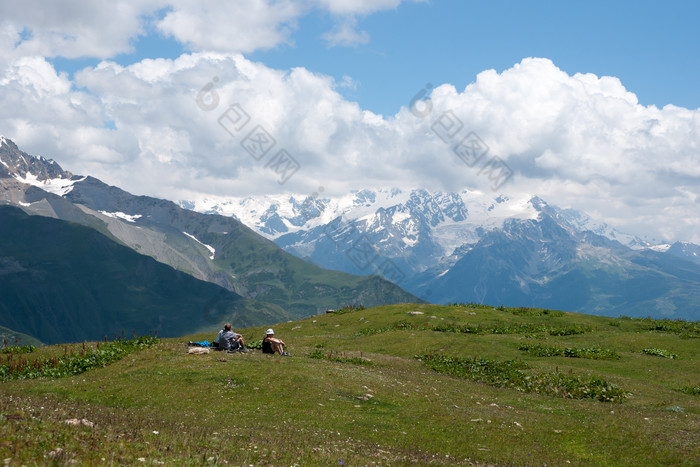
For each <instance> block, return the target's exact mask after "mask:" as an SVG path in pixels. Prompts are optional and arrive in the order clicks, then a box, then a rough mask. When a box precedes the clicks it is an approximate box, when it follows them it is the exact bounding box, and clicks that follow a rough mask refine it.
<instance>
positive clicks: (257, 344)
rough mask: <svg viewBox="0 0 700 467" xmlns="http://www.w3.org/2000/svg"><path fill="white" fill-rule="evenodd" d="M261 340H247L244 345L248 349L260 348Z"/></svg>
mask: <svg viewBox="0 0 700 467" xmlns="http://www.w3.org/2000/svg"><path fill="white" fill-rule="evenodd" d="M262 344H263V340H262V339H260V340H257V341H252V342H248V343H247V344H246V345H245V346H246V347H248V348H249V349H262Z"/></svg>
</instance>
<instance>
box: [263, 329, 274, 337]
mask: <svg viewBox="0 0 700 467" xmlns="http://www.w3.org/2000/svg"><path fill="white" fill-rule="evenodd" d="M274 333H275V331H273V330H272V328H270V329H268V330H267V332H266V333H265V335H268V334H274Z"/></svg>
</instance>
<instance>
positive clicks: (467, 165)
mask: <svg viewBox="0 0 700 467" xmlns="http://www.w3.org/2000/svg"><path fill="white" fill-rule="evenodd" d="M698 17H700V3H698V2H694V1H668V2H664V3H663V6H662V5H660V4H659V3H658V2H651V1H636V2H626V1H618V2H610V1H577V0H572V1H568V2H560V1H504V0H500V1H499V0H494V1H467V0H430V1H427V0H425V1H421V0H354V1H353V0H235V1H228V2H221V1H214V0H200V1H194V0H192V1H185V0H174V1H167V0H138V1H137V0H111V1H102V0H90V1H87V0H86V1H76V0H64V1H61V2H55V1H53V0H44V1H42V0H25V1H23V2H18V1H7V2H2V3H0V109H2V110H1V111H0V134H2V135H4V136H5V137H7V138H10V139H12V140H13V141H14V142H15V143H17V144H18V145H19V147H20V148H21V149H23V150H24V151H26V152H28V153H30V154H33V155H42V156H44V157H47V158H52V159H55V160H56V161H57V162H59V164H61V166H63V167H64V168H65V169H67V170H70V171H72V172H73V173H76V174H90V175H93V176H96V177H98V178H100V179H102V180H103V181H105V182H106V183H110V184H113V185H117V186H119V187H121V188H123V189H126V190H128V191H130V192H132V193H135V194H145V195H150V196H157V197H161V198H167V199H172V200H175V201H177V200H186V199H187V200H193V199H199V198H202V197H221V198H224V197H243V196H258V195H274V194H280V193H295V194H301V195H303V194H311V193H313V192H317V191H319V188H322V189H323V194H324V196H340V195H344V194H347V193H348V192H350V191H352V190H359V189H363V188H386V187H398V188H401V189H412V188H426V189H430V190H435V191H458V190H464V189H469V190H477V191H482V192H484V193H493V194H494V196H497V195H498V194H504V195H506V196H509V197H511V198H522V197H527V196H533V195H537V196H540V197H541V198H542V199H544V200H545V201H547V202H549V203H550V204H554V205H557V206H560V207H562V208H573V209H577V210H580V211H583V212H585V213H587V214H588V215H590V216H592V217H593V218H595V219H598V220H602V221H604V222H607V223H608V224H610V225H612V226H614V227H615V228H617V229H619V230H621V231H623V232H628V233H632V234H636V235H639V236H641V237H643V238H647V239H648V240H651V241H656V242H673V241H677V240H681V241H691V242H694V243H700V209H698V208H699V207H700V206H699V204H700V202H699V200H698V196H699V195H700V87H699V86H698V84H697V83H700V47H699V46H700V28H697V27H696V24H695V22H696V19H697V18H698Z"/></svg>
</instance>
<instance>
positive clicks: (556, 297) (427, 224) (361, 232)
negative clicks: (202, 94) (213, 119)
mask: <svg viewBox="0 0 700 467" xmlns="http://www.w3.org/2000/svg"><path fill="white" fill-rule="evenodd" d="M181 204H183V205H185V206H188V207H190V208H194V209H198V210H202V211H205V212H220V213H227V214H229V215H235V216H237V217H238V218H240V219H243V220H245V222H248V223H249V225H251V226H253V227H254V228H256V229H257V230H258V231H259V232H260V233H262V234H264V235H266V236H268V237H270V238H272V239H274V241H275V243H277V244H278V245H280V246H281V247H282V248H284V249H285V250H286V251H289V252H291V253H294V254H295V255H297V256H299V257H301V258H305V259H306V260H308V261H310V262H313V263H314V264H318V265H320V266H322V267H326V268H331V269H337V270H341V271H345V272H351V273H361V272H365V273H366V272H368V271H372V272H375V273H378V274H384V273H385V271H384V270H383V269H382V268H381V267H380V265H381V264H383V263H382V262H383V261H386V260H389V261H391V262H392V263H393V264H394V265H395V269H394V270H392V271H390V272H391V273H392V274H391V276H390V277H391V278H393V279H394V280H395V281H396V282H397V283H398V284H399V285H401V286H402V287H403V288H405V289H406V290H408V291H409V292H411V293H414V294H415V295H417V296H419V297H422V298H425V299H426V300H430V301H432V302H434V303H450V302H477V303H486V304H491V305H500V304H505V305H509V306H523V305H527V306H534V307H545V308H557V309H564V310H568V311H578V312H583V313H596V314H602V315H606V314H607V315H612V316H617V315H620V314H623V315H630V316H640V317H645V316H654V317H669V318H676V317H678V318H685V319H700V293H699V292H700V281H699V280H698V271H700V267H698V266H700V246H698V245H694V244H692V243H682V242H677V243H675V244H673V245H650V244H648V243H646V242H644V241H643V240H642V239H640V238H637V237H634V236H631V235H626V234H624V233H621V232H619V231H616V230H615V229H613V228H611V227H610V226H608V225H606V224H605V223H602V222H596V221H594V220H592V219H591V218H590V217H589V216H587V215H586V214H584V213H580V212H577V211H575V210H572V209H560V208H558V207H556V206H551V205H549V204H547V203H546V202H545V201H544V200H542V199H541V198H539V197H537V196H530V197H528V198H524V199H509V198H508V197H506V196H503V195H499V194H488V193H479V192H474V191H470V190H463V191H461V192H459V193H434V192H429V191H427V190H420V189H417V190H412V191H410V192H404V191H401V190H399V189H383V190H362V191H358V192H355V193H352V194H351V195H348V196H344V197H339V198H321V197H319V196H315V197H314V196H309V197H305V198H303V197H294V196H291V195H286V196H269V197H261V198H252V197H251V198H245V199H231V200H218V201H215V200H199V201H192V202H183V203H181ZM359 243H365V244H370V245H371V246H372V248H373V249H374V254H376V256H377V257H378V258H380V260H378V261H375V262H373V263H372V264H371V265H370V266H367V265H366V264H358V262H357V261H353V258H351V256H350V255H349V254H348V252H349V251H351V250H352V249H353V247H354V246H355V245H357V244H359ZM362 268H364V269H362ZM397 271H398V272H397ZM385 275H386V274H385ZM396 278H398V279H396Z"/></svg>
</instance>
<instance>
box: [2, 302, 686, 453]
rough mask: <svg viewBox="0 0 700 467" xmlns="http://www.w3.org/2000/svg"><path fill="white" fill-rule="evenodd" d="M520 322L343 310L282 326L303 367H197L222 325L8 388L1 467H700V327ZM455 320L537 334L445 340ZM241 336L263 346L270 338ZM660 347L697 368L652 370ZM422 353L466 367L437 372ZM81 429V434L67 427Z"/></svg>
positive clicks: (488, 310)
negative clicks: (589, 393) (584, 353)
mask: <svg viewBox="0 0 700 467" xmlns="http://www.w3.org/2000/svg"><path fill="white" fill-rule="evenodd" d="M513 310H516V311H515V312H513ZM519 310H520V309H507V308H504V309H502V310H499V309H497V308H492V307H486V306H483V305H470V304H467V305H454V306H436V305H416V304H405V305H394V306H383V307H377V308H370V309H365V310H354V311H348V312H343V313H329V314H324V315H321V316H315V317H312V318H307V319H304V320H301V321H296V322H290V323H283V324H276V325H275V331H276V334H277V335H279V336H280V337H281V338H282V339H283V340H284V341H285V342H286V343H287V344H288V348H289V351H290V352H291V353H292V355H294V356H293V357H281V356H278V355H264V354H262V353H261V352H260V351H253V352H251V353H248V354H222V353H219V352H212V353H210V354H207V355H196V356H195V355H190V354H188V353H187V350H188V347H187V345H186V343H187V342H188V341H190V340H192V341H199V340H203V339H208V340H212V338H213V337H214V336H215V335H216V332H217V331H218V329H212V330H211V333H208V334H197V335H192V336H183V337H182V338H179V339H162V340H160V342H159V343H158V344H156V345H154V346H151V347H148V348H145V349H143V350H140V351H136V352H133V353H130V354H129V355H127V356H125V357H124V358H122V359H121V360H118V361H115V362H113V363H111V364H109V365H107V366H105V367H99V368H96V369H93V370H90V371H88V372H85V373H82V374H80V375H74V376H67V377H63V378H39V379H33V380H16V381H8V382H4V383H0V459H6V458H11V459H12V463H11V465H21V464H26V465H35V464H39V465H45V464H52V463H54V464H56V465H64V464H67V463H68V462H70V461H71V460H75V461H77V462H78V465H98V464H104V465H134V464H142V463H143V464H144V465H156V464H158V465H160V463H163V464H164V465H227V464H228V465H250V464H252V465H256V466H257V465H294V464H296V465H300V466H301V465H340V461H341V460H342V462H343V465H372V464H377V465H406V464H417V465H424V464H435V465H459V464H477V465H542V464H547V465H668V464H680V465H683V464H687V465H693V464H694V463H695V462H696V460H697V459H698V458H700V446H699V445H698V436H697V434H698V432H700V400H698V397H697V394H696V393H694V389H693V388H697V387H698V382H699V381H700V365H699V360H700V348H698V345H697V340H695V339H694V338H688V336H687V335H686V336H684V335H683V334H689V332H688V330H689V329H690V330H691V331H692V327H691V326H690V325H684V324H682V323H680V324H676V325H675V326H676V327H677V328H684V327H685V330H684V331H681V332H668V331H659V330H656V329H653V330H652V329H650V327H652V326H653V323H650V322H649V320H637V319H611V318H605V317H596V316H589V315H582V314H573V313H557V312H552V313H544V312H530V311H519ZM409 312H421V313H423V314H409ZM611 323H615V324H613V325H611ZM674 323H676V322H674ZM443 325H450V326H452V325H454V326H478V327H479V328H480V329H496V328H499V327H500V328H504V327H506V328H509V329H519V330H520V331H519V332H515V333H499V334H494V333H491V332H484V333H464V332H441V331H438V330H435V328H436V327H440V326H443ZM531 326H534V327H539V328H540V329H541V327H542V326H544V328H545V329H563V328H567V327H580V328H585V329H586V330H587V331H586V332H584V333H576V334H568V335H558V334H550V333H549V332H544V331H542V332H540V331H538V332H535V333H533V332H531V329H530V327H531ZM366 329H372V330H382V332H364V333H363V332H361V331H362V330H366ZM236 330H237V331H238V332H241V333H242V334H243V335H244V336H245V337H246V339H247V341H248V342H251V343H253V342H256V341H257V340H258V339H261V338H262V336H263V335H264V331H265V328H264V327H258V328H250V329H245V330H240V329H238V328H237V329H236ZM523 345H538V346H540V347H542V348H556V349H579V350H581V349H594V348H600V349H607V350H610V351H611V352H614V353H615V354H617V355H618V356H619V357H620V358H619V359H612V360H607V359H591V358H569V357H567V356H566V355H552V356H546V357H545V356H538V355H536V353H531V352H524V351H521V350H519V348H520V347H521V346H523ZM88 347H89V348H92V347H94V344H88ZM66 348H67V351H68V353H70V352H73V353H74V354H77V353H79V351H80V348H81V346H80V345H79V344H76V345H72V346H53V347H39V348H37V350H36V351H35V352H33V353H31V354H23V355H22V357H23V358H27V359H30V360H31V359H50V358H53V357H60V356H62V355H63V354H64V353H66ZM645 348H657V349H666V350H668V351H670V352H673V353H676V354H678V355H681V356H682V358H679V359H661V358H656V359H654V358H650V357H649V356H648V355H645V354H642V353H640V349H645ZM416 355H420V356H430V357H431V358H435V359H436V361H438V362H442V363H441V365H443V366H445V367H447V368H449V367H450V365H452V364H456V366H457V367H461V370H459V371H455V372H453V373H451V374H448V373H450V371H448V372H447V373H445V372H442V371H436V370H435V369H433V368H432V367H431V366H429V365H428V362H426V360H427V359H423V361H420V360H418V359H416V358H415V356H416ZM329 356H330V357H331V358H328V357H329ZM13 358H17V355H15V356H13ZM355 359H367V360H368V361H371V362H372V363H371V364H361V363H359V362H358V361H355ZM474 362H477V364H476V366H475V367H474V366H473V364H474ZM472 373H473V374H476V375H477V376H476V377H472V376H471V374H472ZM527 377H530V378H529V379H525V378H527ZM533 380H534V381H535V382H531V381H533ZM524 381H526V383H523V382H524ZM537 381H540V382H537ZM515 383H518V384H520V385H521V386H520V387H518V385H517V384H515ZM523 384H525V386H522V385H523ZM528 385H530V387H532V388H535V389H532V390H528ZM581 385H583V386H584V387H589V388H593V389H596V388H598V389H600V390H601V392H602V388H606V392H607V391H608V389H607V388H613V387H614V388H618V389H619V390H620V391H623V392H624V393H629V394H630V395H629V397H625V398H620V400H619V401H616V402H615V403H611V402H610V401H607V402H601V401H600V400H598V398H596V397H584V398H580V399H579V398H571V397H572V396H571V395H568V394H567V393H571V394H574V393H575V388H576V387H580V386H581ZM613 385H614V386H613ZM554 388H556V389H557V390H556V391H555V390H553V389H554ZM596 390H597V389H596ZM71 419H76V420H77V421H78V423H79V425H72V424H67V423H65V421H66V420H71ZM83 420H84V422H83ZM85 422H89V423H85ZM103 459H104V460H103ZM139 459H143V461H139ZM567 461H568V462H567ZM569 463H570V464H569Z"/></svg>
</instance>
